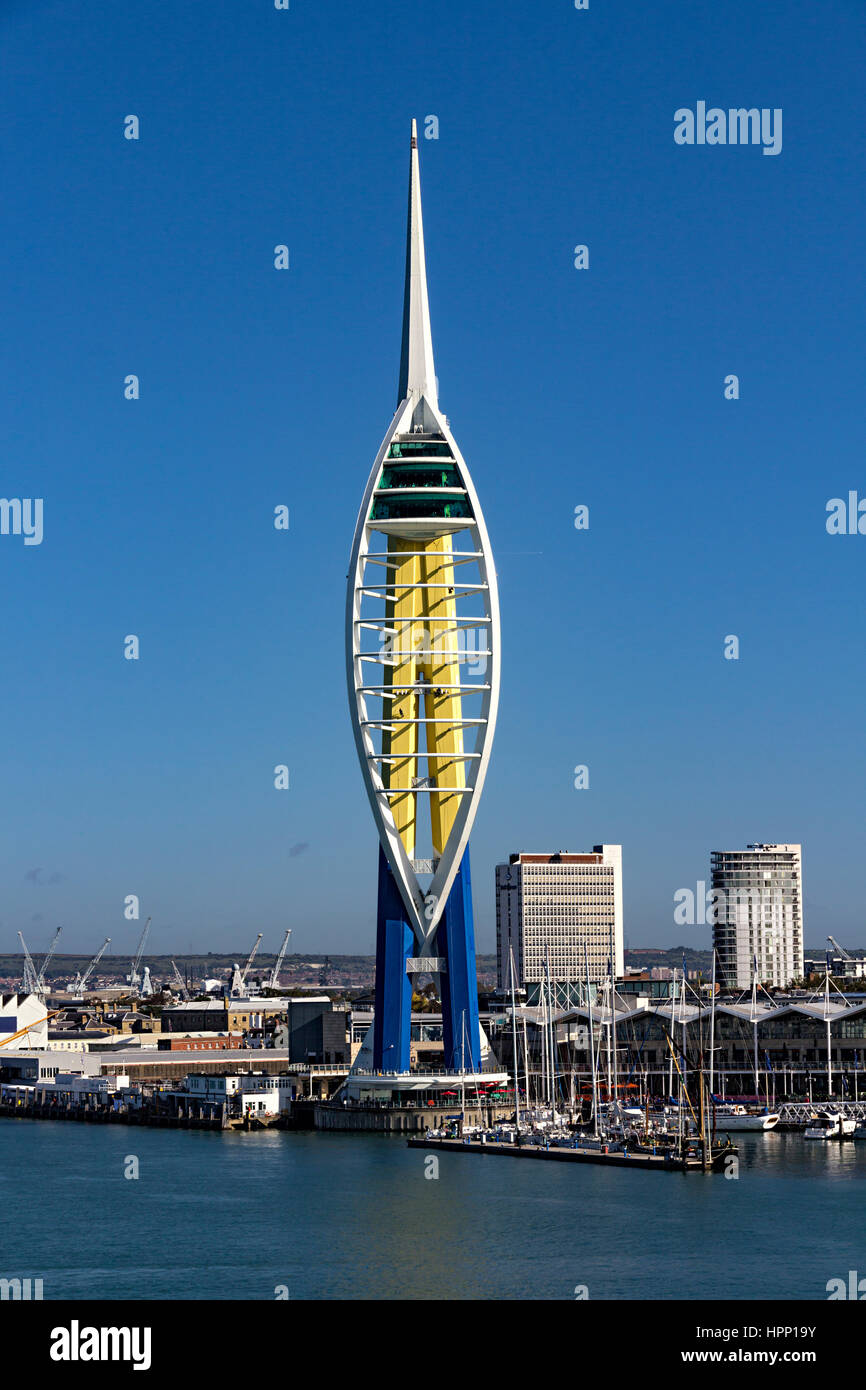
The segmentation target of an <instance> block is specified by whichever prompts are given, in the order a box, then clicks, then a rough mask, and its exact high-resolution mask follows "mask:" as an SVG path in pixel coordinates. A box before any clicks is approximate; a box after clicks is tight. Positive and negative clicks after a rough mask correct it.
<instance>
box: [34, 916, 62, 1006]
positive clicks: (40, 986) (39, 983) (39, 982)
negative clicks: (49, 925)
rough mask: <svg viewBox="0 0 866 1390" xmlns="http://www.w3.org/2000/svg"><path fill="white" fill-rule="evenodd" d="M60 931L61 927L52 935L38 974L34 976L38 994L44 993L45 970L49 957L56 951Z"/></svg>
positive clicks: (45, 987)
mask: <svg viewBox="0 0 866 1390" xmlns="http://www.w3.org/2000/svg"><path fill="white" fill-rule="evenodd" d="M62 931H63V928H62V927H58V928H57V931H56V932H55V933H54V939H53V941H52V942H51V945H50V946H49V947H48V950H47V951H46V952H45V959H44V960H43V962H42V964H41V965H40V967H39V974H38V975H37V976H36V989H37V991H39V992H40V993H44V991H45V990H46V989H47V985H46V984H45V969H46V966H47V965H48V963H49V962H50V960H51V957H52V956H53V955H54V952H55V951H56V949H57V943H58V941H59V940H60V933H61V932H62Z"/></svg>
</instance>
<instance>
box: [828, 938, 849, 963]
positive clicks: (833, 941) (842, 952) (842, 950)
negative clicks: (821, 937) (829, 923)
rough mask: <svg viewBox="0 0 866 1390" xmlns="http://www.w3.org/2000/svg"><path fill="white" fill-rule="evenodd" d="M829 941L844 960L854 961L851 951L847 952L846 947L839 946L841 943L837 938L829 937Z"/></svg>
mask: <svg viewBox="0 0 866 1390" xmlns="http://www.w3.org/2000/svg"><path fill="white" fill-rule="evenodd" d="M827 940H828V941H829V943H830V945H831V946H833V947H835V949H836V950H837V951H838V952H839V955H840V956H841V957H842V959H843V960H853V959H854V957H853V956H852V955H851V952H850V951H846V950H845V947H844V946H840V945H839V942H838V941H837V940H836V938H835V936H828V937H827Z"/></svg>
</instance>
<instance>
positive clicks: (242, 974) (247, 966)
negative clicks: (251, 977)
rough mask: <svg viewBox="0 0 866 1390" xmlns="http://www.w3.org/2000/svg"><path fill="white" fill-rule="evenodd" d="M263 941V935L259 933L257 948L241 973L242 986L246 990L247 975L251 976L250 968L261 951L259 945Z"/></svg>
mask: <svg viewBox="0 0 866 1390" xmlns="http://www.w3.org/2000/svg"><path fill="white" fill-rule="evenodd" d="M261 939H262V934H261V932H259V934H258V936H257V937H256V944H255V946H254V947H253V949H252V950H251V951H250V954H249V959H248V961H247V963H246V965H245V966H244V968H243V970H242V971H241V984H242V985H243V986H244V989H246V984H247V975H248V974H249V969H250V966H251V965H252V963H253V961H254V960H255V958H256V952H257V951H258V949H259V943H260V941H261Z"/></svg>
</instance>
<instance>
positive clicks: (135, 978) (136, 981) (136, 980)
mask: <svg viewBox="0 0 866 1390" xmlns="http://www.w3.org/2000/svg"><path fill="white" fill-rule="evenodd" d="M150 923H151V918H150V917H148V919H147V921H146V922H145V924H144V930H143V931H142V933H141V936H140V937H139V939H138V950H137V951H136V953H135V960H134V961H133V962H132V969H131V970H130V972H129V983H130V987H131V988H132V989H139V988H140V986H141V976H140V975H139V973H138V967H139V966H140V965H141V957H142V956H143V954H144V943H145V941H146V940H147V933H148V932H149V931H150Z"/></svg>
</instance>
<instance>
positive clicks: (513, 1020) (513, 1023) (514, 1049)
mask: <svg viewBox="0 0 866 1390" xmlns="http://www.w3.org/2000/svg"><path fill="white" fill-rule="evenodd" d="M508 959H509V963H510V965H511V1047H512V1054H513V1058H514V1063H513V1066H512V1071H513V1072H514V1122H515V1124H516V1126H517V1128H518V1129H520V1077H519V1076H518V1074H517V1067H518V1061H519V1058H518V1055H517V1004H516V1003H515V999H514V951H513V950H512V948H511V947H510V946H509V948H508ZM527 1099H528V1097H527Z"/></svg>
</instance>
